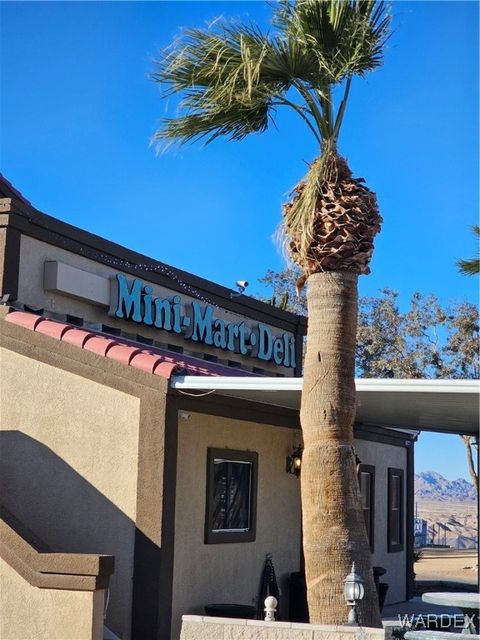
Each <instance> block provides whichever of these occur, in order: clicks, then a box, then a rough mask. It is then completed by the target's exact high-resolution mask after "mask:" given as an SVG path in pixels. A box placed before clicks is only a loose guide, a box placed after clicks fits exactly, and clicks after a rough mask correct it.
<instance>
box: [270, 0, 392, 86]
mask: <svg viewBox="0 0 480 640" xmlns="http://www.w3.org/2000/svg"><path fill="white" fill-rule="evenodd" d="M275 22H276V24H277V26H278V27H279V28H281V29H282V30H283V31H284V32H285V33H288V34H290V35H291V37H293V38H295V39H296V40H297V41H298V42H300V43H302V44H303V45H304V46H306V47H308V48H309V49H310V50H311V51H312V52H313V53H314V54H315V55H316V57H317V61H318V64H319V67H320V68H321V69H322V72H323V74H324V75H325V76H326V77H327V78H328V82H329V83H333V84H334V83H338V82H342V80H344V79H345V78H348V77H351V76H353V75H364V74H365V73H367V72H368V71H372V70H373V69H376V68H377V67H379V66H381V64H382V62H383V50H384V48H385V44H386V41H387V39H388V36H389V25H390V16H389V15H388V13H387V11H386V6H385V3H384V2H376V1H375V0H323V1H322V0H320V1H319V0H297V2H296V3H295V4H292V3H291V2H289V1H288V0H284V1H283V2H281V3H280V7H279V9H278V11H277V14H276V20H275Z"/></svg>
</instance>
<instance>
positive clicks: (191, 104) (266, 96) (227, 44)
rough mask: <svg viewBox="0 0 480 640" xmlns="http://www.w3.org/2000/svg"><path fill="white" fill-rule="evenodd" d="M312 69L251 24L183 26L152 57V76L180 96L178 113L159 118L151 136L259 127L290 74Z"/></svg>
mask: <svg viewBox="0 0 480 640" xmlns="http://www.w3.org/2000/svg"><path fill="white" fill-rule="evenodd" d="M313 72H314V67H313V62H312V61H311V60H310V61H308V60H306V59H305V57H304V58H303V59H302V58H301V56H300V55H299V54H298V52H297V54H295V51H290V50H289V48H288V47H287V46H285V43H284V42H281V41H279V40H275V39H272V38H268V37H266V36H264V35H262V34H261V33H260V32H259V31H258V30H257V29H256V27H251V26H243V25H236V24H233V23H225V22H218V23H216V24H215V30H214V31H206V30H201V29H193V30H189V31H187V32H186V33H185V34H184V36H183V38H181V39H180V40H179V41H177V43H176V44H175V45H174V47H173V48H172V49H171V50H170V51H166V52H164V53H163V55H162V56H161V58H160V59H159V60H158V61H157V62H156V69H155V72H154V73H153V79H154V80H155V81H156V82H159V83H161V84H162V85H163V86H164V88H165V91H164V94H165V95H166V96H168V95H172V94H177V93H180V94H181V95H182V100H181V102H180V105H179V112H180V115H178V116H177V117H175V118H170V119H166V120H164V121H163V122H162V126H161V127H160V129H159V130H158V131H157V133H156V134H155V136H154V139H156V140H161V139H175V140H178V141H180V142H189V141H193V140H199V139H206V141H207V142H210V141H211V140H213V139H215V138H216V137H218V136H227V138H230V139H233V140H240V139H242V138H244V137H245V136H246V135H248V134H249V133H254V132H261V131H264V130H265V129H266V128H267V126H268V123H269V114H270V112H271V111H272V110H273V109H274V107H275V106H276V105H277V106H278V105H279V104H280V103H281V99H282V98H283V96H284V94H285V93H286V91H288V89H289V87H290V85H291V82H292V78H293V77H294V76H295V74H297V73H302V74H304V75H305V76H308V75H309V74H312V73H313ZM274 99H276V101H275V102H274Z"/></svg>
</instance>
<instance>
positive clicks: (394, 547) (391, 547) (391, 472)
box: [387, 467, 405, 553]
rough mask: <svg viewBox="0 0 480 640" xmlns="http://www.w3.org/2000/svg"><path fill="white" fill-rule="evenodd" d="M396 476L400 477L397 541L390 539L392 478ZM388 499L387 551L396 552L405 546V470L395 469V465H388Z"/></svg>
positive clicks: (391, 532)
mask: <svg viewBox="0 0 480 640" xmlns="http://www.w3.org/2000/svg"><path fill="white" fill-rule="evenodd" d="M394 476H398V477H399V478H400V501H399V503H400V504H399V523H400V525H399V538H400V541H399V542H393V541H392V534H393V531H392V499H391V496H392V493H391V486H392V478H393V477H394ZM387 490H388V500H387V504H388V507H387V536H388V539H387V543H388V544H387V549H388V553H396V552H398V551H403V550H404V547H405V505H404V501H405V472H404V470H403V469H397V468H396V467H388V483H387Z"/></svg>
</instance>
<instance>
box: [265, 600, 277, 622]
mask: <svg viewBox="0 0 480 640" xmlns="http://www.w3.org/2000/svg"><path fill="white" fill-rule="evenodd" d="M264 604H265V620H266V621H267V622H272V621H275V612H276V610H277V604H278V602H277V599H276V598H274V597H273V596H268V598H265V603H264Z"/></svg>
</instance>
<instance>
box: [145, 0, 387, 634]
mask: <svg viewBox="0 0 480 640" xmlns="http://www.w3.org/2000/svg"><path fill="white" fill-rule="evenodd" d="M388 30H389V16H388V15H387V13H386V9H385V6H384V4H383V3H382V2H375V0H297V2H295V3H292V2H291V1H289V0H284V1H282V2H280V3H279V4H278V5H277V8H276V10H275V12H274V20H273V28H272V30H271V31H270V32H269V33H266V34H264V33H262V32H261V31H260V30H259V29H258V28H257V27H256V26H254V25H244V24H239V23H236V22H229V21H227V20H225V19H218V20H216V21H214V22H213V23H212V25H210V27H208V28H206V29H190V30H187V31H185V32H183V33H182V35H181V36H180V37H179V38H178V39H177V40H176V41H174V42H173V44H172V46H171V47H170V48H169V49H167V50H165V51H163V52H162V54H161V56H160V59H159V60H158V61H157V62H156V66H155V71H154V73H153V80H154V81H155V82H157V83H159V84H161V85H162V86H163V87H164V91H165V94H164V95H166V96H172V95H178V96H180V98H181V101H180V104H179V107H178V109H179V111H178V112H177V114H176V115H175V117H171V118H167V119H165V120H164V121H163V122H162V123H161V126H160V128H159V129H158V131H157V132H156V134H155V136H154V140H156V141H157V143H159V144H162V143H163V144H165V143H172V142H180V143H185V142H192V141H199V140H203V141H204V142H206V143H209V142H211V141H212V140H215V139H216V138H218V137H220V136H225V137H226V138H228V139H230V140H241V139H242V138H244V137H245V136H247V135H249V134H251V133H258V132H263V131H265V130H266V129H267V127H268V126H269V125H270V124H271V123H273V122H274V121H275V114H276V111H277V109H278V108H280V107H287V108H289V109H291V110H293V111H294V112H295V113H296V114H297V115H298V116H299V117H300V118H301V119H302V120H303V122H304V123H305V126H306V128H307V130H308V133H309V134H310V135H312V136H313V137H314V139H315V140H316V141H317V143H318V157H317V158H316V159H315V160H314V161H313V162H312V164H311V165H310V167H309V170H308V173H307V175H306V177H305V179H304V180H302V181H301V182H300V183H299V184H298V185H297V186H296V187H295V189H294V191H293V192H292V199H291V201H290V202H289V203H288V204H286V205H285V207H284V211H283V223H282V227H283V232H284V238H285V241H286V246H287V248H288V251H289V253H290V256H291V258H292V260H293V261H294V262H295V263H296V264H297V265H299V267H300V268H301V270H302V273H303V276H302V279H301V280H302V281H301V282H299V286H302V285H303V283H304V282H305V281H306V280H307V279H308V317H309V324H308V336H307V351H306V356H305V365H304V385H303V393H302V402H301V414H300V416H301V424H302V430H303V439H304V453H303V463H302V478H301V495H302V519H303V549H304V556H305V570H306V579H307V588H308V605H309V611H310V620H311V622H314V623H335V624H342V623H344V622H345V621H346V618H347V606H346V604H345V602H344V599H343V595H342V588H343V580H344V578H345V576H346V575H347V574H348V573H349V571H350V568H351V565H352V561H355V565H356V567H357V571H358V572H359V573H360V574H362V575H363V576H364V579H365V581H366V589H365V590H366V596H365V598H364V600H363V602H362V604H361V606H360V610H359V618H360V622H361V623H362V624H369V625H373V626H379V625H380V624H381V623H380V614H379V609H378V603H377V597H376V592H375V586H374V582H373V576H372V567H371V558H370V551H369V546H368V540H367V534H366V528H365V524H364V519H363V514H362V511H361V505H360V495H359V488H358V482H357V478H356V470H355V457H354V452H353V448H352V443H353V422H354V418H355V407H356V401H355V383H354V358H355V340H356V338H355V336H356V322H357V279H358V275H359V274H365V273H368V272H369V268H368V264H369V261H370V258H371V255H372V252H373V238H374V236H375V234H376V233H377V232H378V231H379V229H380V223H381V217H380V215H379V212H378V206H377V201H376V196H375V194H374V193H373V192H371V191H370V190H369V189H367V187H366V186H365V185H364V184H363V183H364V181H363V179H361V178H354V177H353V175H352V172H351V171H350V169H349V167H348V164H347V162H346V160H345V159H344V158H343V157H342V156H341V155H340V154H339V152H338V147H337V144H338V137H339V133H340V128H341V125H342V122H343V119H344V116H345V109H346V105H347V100H348V96H349V92H350V88H351V84H352V79H353V77H354V76H363V75H365V74H366V73H367V72H368V71H372V70H374V69H376V68H377V67H379V66H380V65H381V64H382V54H383V49H384V46H385V42H386V39H387V37H388ZM334 90H335V93H334ZM337 92H338V93H340V100H339V104H338V108H336V105H335V101H334V97H336V95H337Z"/></svg>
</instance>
